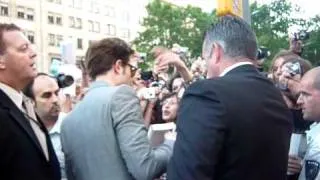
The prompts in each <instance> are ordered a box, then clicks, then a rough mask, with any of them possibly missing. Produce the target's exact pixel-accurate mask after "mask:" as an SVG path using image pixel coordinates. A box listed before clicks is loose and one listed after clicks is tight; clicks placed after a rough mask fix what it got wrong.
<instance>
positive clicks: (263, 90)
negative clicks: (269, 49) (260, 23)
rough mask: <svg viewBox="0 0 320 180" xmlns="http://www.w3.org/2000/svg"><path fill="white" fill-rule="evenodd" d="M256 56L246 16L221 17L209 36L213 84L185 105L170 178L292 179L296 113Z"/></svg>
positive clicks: (197, 87) (188, 96)
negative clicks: (260, 67)
mask: <svg viewBox="0 0 320 180" xmlns="http://www.w3.org/2000/svg"><path fill="white" fill-rule="evenodd" d="M256 54H257V42H256V36H255V34H254V32H253V31H252V30H251V28H250V27H249V25H248V24H247V23H246V22H244V20H242V19H240V18H237V17H233V16H225V17H221V19H220V20H219V21H218V22H217V24H215V25H213V26H212V27H211V28H210V29H209V30H208V31H207V32H206V34H205V39H204V43H203V50H202V56H203V58H204V59H205V60H206V62H207V68H208V72H207V78H208V79H206V80H202V81H198V82H195V83H193V84H191V85H190V87H189V88H188V89H187V90H186V92H185V94H184V96H183V99H182V101H181V105H180V112H179V114H178V120H177V141H176V143H175V148H174V153H173V157H172V160H171V162H170V165H169V170H168V178H169V179H171V180H182V179H183V180H199V179H201V180H212V179H214V180H235V179H236V180H257V179H259V180H270V179H273V180H283V179H286V171H287V161H288V150H289V142H290V135H291V131H292V127H291V126H292V122H291V116H290V112H289V110H288V108H287V107H286V105H285V103H284V101H283V99H282V97H281V94H280V92H279V91H278V90H277V89H276V88H275V87H274V85H273V84H272V83H271V82H270V81H269V80H268V79H267V78H265V77H263V76H262V75H261V74H260V73H259V72H258V71H257V69H256V68H255V66H254V65H255V64H256V60H255V59H256Z"/></svg>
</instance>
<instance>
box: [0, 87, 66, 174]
mask: <svg viewBox="0 0 320 180" xmlns="http://www.w3.org/2000/svg"><path fill="white" fill-rule="evenodd" d="M40 125H41V129H42V130H43V131H44V133H45V135H46V139H47V145H48V151H49V159H50V160H49V162H48V161H47V160H46V158H45V155H44V153H43V151H42V149H41V146H40V143H39V141H38V139H37V137H36V135H35V134H34V132H33V130H32V127H31V125H30V123H29V120H27V119H26V118H25V116H24V114H23V113H22V112H21V111H20V110H19V109H18V107H17V106H16V105H15V104H14V103H13V102H12V100H11V99H10V98H9V97H8V96H7V95H6V94H5V93H4V92H3V91H2V90H0V179H1V180H2V179H3V180H60V179H61V174H60V167H59V162H58V160H57V157H56V155H55V152H54V149H53V146H52V143H51V141H50V138H49V135H48V132H47V130H46V128H45V126H44V125H43V123H42V122H41V121H40Z"/></svg>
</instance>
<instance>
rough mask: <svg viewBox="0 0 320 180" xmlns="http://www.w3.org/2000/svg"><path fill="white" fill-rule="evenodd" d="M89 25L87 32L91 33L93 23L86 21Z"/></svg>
mask: <svg viewBox="0 0 320 180" xmlns="http://www.w3.org/2000/svg"><path fill="white" fill-rule="evenodd" d="M88 23H89V32H93V21H90V20H89V21H88Z"/></svg>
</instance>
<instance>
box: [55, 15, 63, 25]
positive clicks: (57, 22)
mask: <svg viewBox="0 0 320 180" xmlns="http://www.w3.org/2000/svg"><path fill="white" fill-rule="evenodd" d="M56 24H57V25H60V26H61V25H62V18H61V16H57V17H56Z"/></svg>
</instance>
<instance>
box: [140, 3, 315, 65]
mask: <svg viewBox="0 0 320 180" xmlns="http://www.w3.org/2000/svg"><path fill="white" fill-rule="evenodd" d="M146 9H147V12H148V16H147V17H146V18H144V20H143V27H144V31H143V32H141V33H140V34H139V36H138V38H137V39H136V40H135V41H134V44H135V45H136V47H137V50H138V51H140V52H149V51H150V50H151V49H152V48H153V47H154V46H158V45H160V46H165V47H169V48H170V47H172V45H173V44H175V43H177V44H179V45H181V46H185V47H188V48H189V50H190V52H191V54H192V56H193V57H196V56H199V55H201V47H202V40H203V34H204V32H205V30H206V29H207V27H208V26H210V24H212V23H214V22H215V21H216V20H217V17H216V16H215V12H214V11H213V12H212V13H210V14H209V13H205V12H202V11H201V9H200V8H196V7H192V6H188V7H186V8H183V7H178V6H174V5H172V4H169V3H167V2H165V1H161V0H153V1H151V2H150V3H149V4H148V5H147V7H146ZM250 9H251V17H252V21H251V22H252V24H251V26H252V28H253V30H254V31H255V33H256V35H257V39H258V43H259V45H260V46H265V47H267V48H268V49H269V50H270V51H271V56H270V57H269V59H272V57H273V56H274V55H275V54H276V53H277V52H278V51H279V50H281V49H288V47H289V37H288V29H289V27H291V26H298V27H301V29H305V30H308V31H309V32H310V35H311V36H310V39H309V40H307V41H305V42H304V43H305V47H304V53H303V57H305V58H306V59H308V60H310V61H311V62H313V64H318V61H319V59H320V52H318V51H320V48H319V47H320V16H316V17H313V18H312V19H309V20H305V19H302V18H297V17H294V16H293V15H294V14H297V13H299V12H300V8H299V7H298V6H295V5H293V4H291V3H290V2H289V1H283V0H273V1H272V2H270V3H269V4H263V5H259V4H257V3H256V2H255V3H253V4H251V6H250ZM268 62H269V63H270V61H268Z"/></svg>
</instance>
